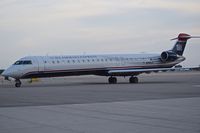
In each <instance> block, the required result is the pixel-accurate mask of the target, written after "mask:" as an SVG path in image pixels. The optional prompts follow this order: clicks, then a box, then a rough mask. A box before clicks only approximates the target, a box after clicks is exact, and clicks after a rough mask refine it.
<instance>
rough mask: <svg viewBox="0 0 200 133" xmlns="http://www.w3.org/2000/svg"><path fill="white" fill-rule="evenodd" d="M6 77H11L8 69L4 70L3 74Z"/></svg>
mask: <svg viewBox="0 0 200 133" xmlns="http://www.w3.org/2000/svg"><path fill="white" fill-rule="evenodd" d="M1 75H2V76H4V77H9V76H10V75H9V72H8V71H7V70H4V71H3V73H2V74H1Z"/></svg>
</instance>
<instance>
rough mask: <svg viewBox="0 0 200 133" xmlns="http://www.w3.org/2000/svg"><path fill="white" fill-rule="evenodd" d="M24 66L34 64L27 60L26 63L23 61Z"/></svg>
mask: <svg viewBox="0 0 200 133" xmlns="http://www.w3.org/2000/svg"><path fill="white" fill-rule="evenodd" d="M23 64H24V65H28V64H32V62H31V61H30V60H25V61H23Z"/></svg>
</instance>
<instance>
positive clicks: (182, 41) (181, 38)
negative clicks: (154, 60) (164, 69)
mask: <svg viewBox="0 0 200 133" xmlns="http://www.w3.org/2000/svg"><path fill="white" fill-rule="evenodd" d="M190 38H200V36H190V35H188V34H185V33H180V34H179V35H178V37H176V38H173V39H171V40H177V42H176V43H175V45H174V47H173V48H172V49H171V50H168V51H164V52H162V53H161V61H162V62H168V61H175V60H176V59H177V58H178V56H182V55H183V52H184V50H185V46H186V43H187V40H188V39H190Z"/></svg>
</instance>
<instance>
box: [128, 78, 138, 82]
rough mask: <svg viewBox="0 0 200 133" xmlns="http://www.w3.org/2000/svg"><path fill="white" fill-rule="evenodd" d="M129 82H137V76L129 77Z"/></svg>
mask: <svg viewBox="0 0 200 133" xmlns="http://www.w3.org/2000/svg"><path fill="white" fill-rule="evenodd" d="M129 83H138V77H130V79H129Z"/></svg>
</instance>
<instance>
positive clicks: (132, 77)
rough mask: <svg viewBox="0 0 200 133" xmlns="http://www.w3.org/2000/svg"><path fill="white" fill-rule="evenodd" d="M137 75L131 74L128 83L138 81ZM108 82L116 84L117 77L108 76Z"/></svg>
mask: <svg viewBox="0 0 200 133" xmlns="http://www.w3.org/2000/svg"><path fill="white" fill-rule="evenodd" d="M138 81H139V80H138V77H135V76H131V77H130V78H129V83H132V84H133V83H134V84H136V83H138ZM108 83H109V84H116V83H117V78H116V77H112V76H111V77H109V78H108Z"/></svg>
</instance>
